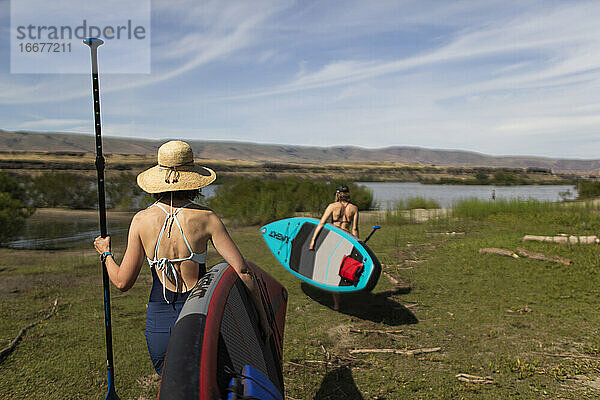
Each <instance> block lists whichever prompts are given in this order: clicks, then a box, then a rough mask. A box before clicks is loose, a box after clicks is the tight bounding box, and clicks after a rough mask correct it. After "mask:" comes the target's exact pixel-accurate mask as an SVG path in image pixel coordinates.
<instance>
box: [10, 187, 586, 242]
mask: <svg viewBox="0 0 600 400" xmlns="http://www.w3.org/2000/svg"><path fill="white" fill-rule="evenodd" d="M357 184H359V185H362V186H366V187H368V188H369V189H371V190H372V191H373V197H374V198H375V202H376V204H377V208H378V209H382V210H385V209H389V208H392V207H394V205H395V204H396V203H397V202H398V201H399V200H406V199H409V198H413V197H424V198H426V199H432V200H435V201H437V202H438V203H439V204H440V206H441V207H442V208H449V207H452V204H453V203H454V202H456V201H458V200H461V199H466V198H478V199H481V200H489V199H490V198H491V193H492V190H495V192H496V193H495V194H496V199H536V200H540V201H560V200H561V193H563V194H564V193H566V192H567V191H568V192H570V196H568V197H567V198H569V199H572V198H575V197H576V196H577V191H576V190H575V187H574V186H569V185H525V186H489V185H423V184H421V183H412V182H360V183H357ZM215 188H216V187H215V185H211V186H209V187H206V188H204V189H203V194H204V196H205V197H207V198H210V197H212V196H213V195H214V190H215ZM563 197H564V195H563ZM40 211H42V210H40ZM67 213H68V211H67ZM55 214H56V213H50V214H49V215H47V216H45V215H44V212H38V213H36V214H35V215H34V216H33V217H31V218H29V219H28V220H27V222H26V226H25V229H24V232H23V234H22V235H21V237H19V238H16V239H17V240H13V241H12V242H9V243H4V245H8V246H9V247H13V248H28V249H43V248H64V247H70V246H73V245H77V244H80V243H82V242H85V241H91V240H92V239H93V238H94V237H96V236H97V235H98V231H99V228H98V221H97V218H98V216H97V213H95V212H89V213H88V214H86V215H84V216H78V217H73V216H70V215H68V214H65V215H63V216H56V215H55ZM108 224H109V232H110V233H111V234H115V233H119V232H124V231H126V230H127V227H128V225H129V218H125V217H123V216H121V218H119V219H116V218H110V217H109V218H108Z"/></svg>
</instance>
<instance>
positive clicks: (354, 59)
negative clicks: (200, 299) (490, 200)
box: [0, 0, 600, 158]
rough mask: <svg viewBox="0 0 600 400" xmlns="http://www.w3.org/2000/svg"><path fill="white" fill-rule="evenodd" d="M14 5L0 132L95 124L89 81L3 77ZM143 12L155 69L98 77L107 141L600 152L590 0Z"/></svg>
mask: <svg viewBox="0 0 600 400" xmlns="http://www.w3.org/2000/svg"><path fill="white" fill-rule="evenodd" d="M9 11H10V8H9V1H8V0H0V27H1V30H0V60H2V61H1V62H0V128H3V129H9V130H36V131H64V132H77V133H91V132H92V131H93V121H92V119H91V117H92V113H91V98H90V77H89V75H86V74H60V75H59V74H11V73H10V62H9V26H10V12H9ZM151 17H152V18H151V20H152V27H151V37H152V46H151V51H152V65H151V68H152V72H151V73H150V74H105V75H102V76H101V78H100V81H101V92H102V113H103V133H104V134H105V135H110V136H125V137H143V138H152V139H166V138H183V139H198V140H204V139H206V140H236V141H249V142H260V143H280V144H297V145H311V146H313V145H314V146H337V145H354V146H362V147H369V148H376V147H386V146H396V145H398V146H404V145H408V146H420V147H427V148H440V149H464V150H472V151H477V152H482V153H487V154H493V155H538V156H552V157H563V158H566V157H569V158H600V113H599V111H600V90H599V89H600V24H599V23H598V21H599V20H600V2H597V1H596V2H594V1H592V2H583V1H581V2H580V1H562V2H560V1H557V2H552V1H526V0H524V1H513V2H508V1H505V0H504V1H441V0H440V1H401V0H396V1H385V0H377V1H297V2H295V1H277V2H265V1H259V0H256V1H222V0H219V1H200V0H181V1H175V0H172V1H168V0H153V1H152V14H151ZM100 52H102V48H101V50H100ZM100 57H102V53H100ZM100 60H102V58H100ZM101 62H102V61H101ZM100 65H102V64H100ZM241 158H243V157H241Z"/></svg>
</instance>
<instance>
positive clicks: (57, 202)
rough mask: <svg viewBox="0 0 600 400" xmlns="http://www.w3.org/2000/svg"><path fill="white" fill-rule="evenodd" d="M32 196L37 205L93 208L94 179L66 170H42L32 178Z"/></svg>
mask: <svg viewBox="0 0 600 400" xmlns="http://www.w3.org/2000/svg"><path fill="white" fill-rule="evenodd" d="M31 190H32V197H33V199H34V202H35V205H36V206H37V207H68V208H79V209H86V208H95V207H96V205H97V202H98V195H97V192H96V189H95V179H94V178H92V177H88V176H84V175H79V174H72V173H67V172H44V173H42V174H41V175H39V176H36V177H34V178H32V189H31Z"/></svg>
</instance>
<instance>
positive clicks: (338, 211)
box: [331, 201, 358, 232]
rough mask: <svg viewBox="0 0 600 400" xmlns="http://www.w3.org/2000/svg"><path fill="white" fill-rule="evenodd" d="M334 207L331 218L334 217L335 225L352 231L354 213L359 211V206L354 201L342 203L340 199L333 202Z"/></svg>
mask: <svg viewBox="0 0 600 400" xmlns="http://www.w3.org/2000/svg"><path fill="white" fill-rule="evenodd" d="M332 207H333V210H332V213H331V218H332V219H333V225H334V226H337V227H338V228H341V229H343V230H345V231H348V232H350V228H351V226H352V221H353V220H354V215H355V214H356V213H357V212H358V207H356V206H355V205H354V204H352V203H346V202H344V203H342V202H340V201H337V202H335V203H332Z"/></svg>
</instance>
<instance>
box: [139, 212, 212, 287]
mask: <svg viewBox="0 0 600 400" xmlns="http://www.w3.org/2000/svg"><path fill="white" fill-rule="evenodd" d="M160 204H161V206H162V207H163V208H164V209H165V210H167V211H170V209H171V208H170V206H169V205H168V204H164V203H160ZM180 206H181V205H180ZM178 208H179V207H177V206H174V207H173V209H174V210H175V211H176V210H177V209H178ZM211 215H214V212H213V211H212V210H210V209H208V208H206V207H202V206H199V205H196V204H191V205H189V206H187V207H186V208H183V209H181V210H180V211H179V212H178V213H177V216H176V217H177V220H178V221H179V224H180V225H181V229H182V230H183V233H184V234H185V237H186V239H187V240H188V243H189V244H190V247H191V248H192V250H193V251H194V253H196V254H202V253H204V252H205V251H206V248H207V244H208V241H209V240H210V238H211V235H210V232H209V230H208V223H209V217H210V216H211ZM166 218H167V214H166V213H165V212H164V211H163V210H161V209H160V208H159V207H158V206H157V205H153V206H151V207H148V208H146V209H145V210H142V211H140V212H138V213H137V214H136V216H135V217H134V220H133V221H132V224H134V223H135V224H137V226H136V228H137V230H138V232H139V234H140V239H141V241H142V246H143V247H144V251H145V253H146V257H147V258H149V259H150V260H152V259H154V256H155V254H154V252H155V248H156V243H157V242H158V236H159V234H160V230H161V228H162V227H163V224H164V223H165V219H166ZM189 256H190V250H189V249H188V247H187V246H186V244H185V241H184V240H183V237H182V235H181V231H180V230H179V227H178V226H177V222H175V221H174V220H173V219H170V220H169V221H168V223H167V226H166V227H165V230H164V232H163V235H162V238H161V240H160V245H159V248H158V252H157V254H156V257H157V259H160V258H167V259H169V260H172V259H177V258H185V257H189ZM173 265H174V266H175V269H176V270H177V271H178V273H179V275H180V277H181V278H183V282H185V285H184V284H183V283H182V282H181V280H180V285H179V286H180V287H178V288H175V285H174V283H172V282H169V281H168V280H167V282H162V276H161V274H158V275H159V280H161V283H163V284H165V285H166V288H167V289H169V290H171V291H180V292H181V291H182V290H186V288H187V289H188V290H189V289H191V288H192V287H193V286H194V285H195V284H196V282H197V281H198V278H199V276H198V272H199V269H198V264H197V263H196V262H194V261H191V260H190V261H182V262H176V263H173Z"/></svg>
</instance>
